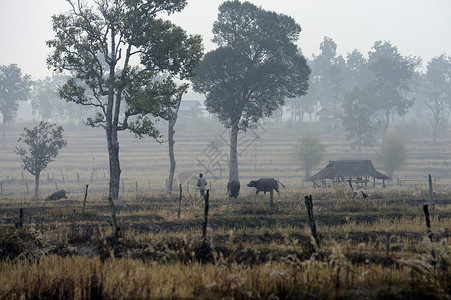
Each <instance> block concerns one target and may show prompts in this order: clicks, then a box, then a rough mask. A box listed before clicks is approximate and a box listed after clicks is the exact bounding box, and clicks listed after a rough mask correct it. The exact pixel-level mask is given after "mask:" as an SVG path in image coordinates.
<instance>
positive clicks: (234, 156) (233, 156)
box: [229, 118, 240, 182]
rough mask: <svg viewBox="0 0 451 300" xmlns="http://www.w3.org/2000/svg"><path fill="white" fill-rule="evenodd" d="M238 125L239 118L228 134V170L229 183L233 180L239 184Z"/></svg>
mask: <svg viewBox="0 0 451 300" xmlns="http://www.w3.org/2000/svg"><path fill="white" fill-rule="evenodd" d="M238 123H239V118H238V119H237V120H235V121H233V123H232V130H231V133H230V170H229V182H232V181H233V180H235V181H237V182H239V181H240V180H239V176H238V129H239V127H238Z"/></svg>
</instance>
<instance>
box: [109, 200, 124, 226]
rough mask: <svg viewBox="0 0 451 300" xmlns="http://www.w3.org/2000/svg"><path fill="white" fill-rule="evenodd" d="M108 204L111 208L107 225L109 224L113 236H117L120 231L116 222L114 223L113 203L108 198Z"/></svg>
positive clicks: (114, 209)
mask: <svg viewBox="0 0 451 300" xmlns="http://www.w3.org/2000/svg"><path fill="white" fill-rule="evenodd" d="M108 202H109V203H110V207H111V219H110V220H108V223H110V225H111V227H112V228H113V232H114V234H117V233H118V232H119V230H121V229H120V228H119V226H118V225H117V221H116V208H115V207H114V203H113V200H112V199H111V197H109V198H108Z"/></svg>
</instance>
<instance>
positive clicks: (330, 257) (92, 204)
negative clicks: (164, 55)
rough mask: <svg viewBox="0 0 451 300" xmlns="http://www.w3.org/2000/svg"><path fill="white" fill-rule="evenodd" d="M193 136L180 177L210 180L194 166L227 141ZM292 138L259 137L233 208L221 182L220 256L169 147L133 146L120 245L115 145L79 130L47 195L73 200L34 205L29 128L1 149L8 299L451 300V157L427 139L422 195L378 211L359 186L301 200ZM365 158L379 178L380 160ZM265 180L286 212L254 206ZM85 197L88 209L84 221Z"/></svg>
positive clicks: (2, 281)
mask: <svg viewBox="0 0 451 300" xmlns="http://www.w3.org/2000/svg"><path fill="white" fill-rule="evenodd" d="M181 125H182V126H181V128H180V129H178V130H177V135H176V139H177V141H176V158H177V161H178V164H177V170H178V171H177V172H178V173H179V172H194V173H198V171H197V170H199V167H198V166H197V163H196V160H195V158H196V157H198V156H199V155H200V154H201V153H202V151H203V150H204V148H205V147H206V145H208V143H209V142H211V141H212V140H214V139H215V138H217V137H218V135H219V134H220V133H221V132H222V128H221V127H220V126H216V125H212V124H210V125H212V126H208V127H209V129H208V131H206V133H205V135H204V136H201V137H198V136H197V135H196V133H197V132H198V130H199V129H200V128H204V127H205V126H201V125H202V124H196V123H193V124H188V123H185V124H184V125H183V124H181ZM284 126H285V125H270V126H268V127H267V128H266V131H263V132H260V133H259V134H260V136H261V137H262V140H261V141H260V142H259V147H258V148H257V169H255V167H254V157H253V156H254V154H255V153H254V149H253V147H250V148H249V151H246V152H244V153H243V154H242V156H241V157H240V158H239V159H240V176H241V181H242V190H241V194H240V198H239V199H238V200H230V199H228V198H227V196H226V192H225V185H226V181H227V178H226V177H227V172H224V174H223V177H221V178H218V179H217V180H216V181H214V182H213V185H212V196H211V199H210V200H211V201H210V214H209V226H208V229H207V235H208V237H209V239H208V242H207V243H203V241H202V239H201V226H202V221H203V211H204V207H203V201H202V200H201V199H200V197H199V196H198V193H197V191H196V190H192V189H191V190H189V191H188V190H186V187H185V186H184V187H183V194H184V198H183V200H182V206H181V218H178V217H177V208H178V191H177V192H175V193H174V194H173V195H171V196H170V197H168V196H167V195H166V194H165V193H164V186H165V182H164V181H165V177H166V173H167V171H166V170H168V168H169V166H168V159H167V149H166V145H159V144H157V143H155V142H152V141H149V140H136V139H134V137H133V136H132V135H130V134H128V135H126V134H124V135H121V137H120V143H121V166H122V169H123V173H122V176H121V178H122V180H123V183H121V193H120V194H121V196H120V199H119V200H117V201H116V202H115V205H116V209H117V218H118V223H119V226H120V227H121V231H120V232H119V234H113V232H112V229H111V227H110V225H109V224H108V219H109V217H110V208H109V206H108V203H107V201H106V200H105V199H106V197H107V194H106V191H107V186H108V172H107V165H108V164H107V154H106V147H105V143H104V134H103V132H102V131H99V130H92V129H82V130H79V129H77V128H76V127H74V128H71V127H68V128H67V129H66V137H67V138H68V140H69V145H68V148H67V149H65V150H64V151H63V152H62V153H61V156H60V157H59V158H58V159H57V161H56V162H54V163H53V164H51V166H50V168H49V169H48V170H46V171H45V173H44V174H43V175H42V185H41V191H42V193H41V195H47V194H49V193H51V192H52V191H54V190H55V189H56V185H58V188H64V189H66V190H68V191H69V192H70V194H69V195H68V196H69V197H68V199H62V200H58V201H44V200H43V198H44V196H41V197H40V198H39V199H34V198H33V197H32V196H31V195H28V194H27V192H26V185H25V184H26V183H27V184H28V185H29V190H30V194H32V190H33V181H32V178H31V176H29V175H28V174H26V173H24V178H23V180H22V171H21V170H20V168H19V165H20V162H19V161H18V157H17V155H15V154H14V153H12V151H11V147H13V146H14V142H15V140H16V138H15V136H16V135H18V132H19V131H20V130H21V128H22V127H23V126H18V127H17V128H12V131H10V132H9V133H8V144H9V146H10V147H9V148H6V149H0V166H1V168H0V179H2V181H1V183H2V188H3V194H2V196H1V197H0V258H1V262H0V299H29V298H32V299H48V298H52V299H99V298H105V299H124V298H129V299H146V298H154V299H161V298H165V299H166V298H183V299H193V298H196V299H198V298H200V299H211V298H218V299H219V298H233V299H261V298H264V299H276V297H277V298H279V299H281V298H289V299H298V298H310V299H324V298H339V299H349V298H351V299H352V298H368V299H380V298H399V299H401V298H412V297H416V298H430V299H434V298H435V299H449V298H450V294H451V286H450V282H451V277H450V276H451V272H450V270H451V267H450V263H451V259H450V257H451V254H450V251H451V249H450V247H449V235H450V228H451V207H450V205H449V203H450V202H449V201H450V199H451V191H450V188H449V186H450V184H451V182H449V180H448V179H447V178H449V176H448V175H449V170H448V169H449V168H448V164H449V163H451V162H450V157H451V153H450V152H451V150H450V149H449V147H448V146H447V145H445V144H439V145H438V146H436V147H430V146H429V145H428V144H427V143H425V142H424V141H423V140H424V135H413V136H412V137H411V139H410V142H409V143H410V146H411V150H410V154H409V164H408V165H407V166H406V167H405V168H404V169H403V170H401V171H400V172H399V175H400V177H402V178H403V179H409V180H421V181H418V182H416V181H412V182H408V183H409V184H408V185H407V184H406V185H403V186H401V187H397V186H393V185H392V186H390V187H389V188H386V189H382V188H380V187H378V188H376V189H365V188H362V189H365V192H367V193H368V194H369V195H370V197H369V198H368V199H365V200H364V199H362V198H361V197H358V198H357V199H353V198H352V193H351V191H350V190H349V187H348V186H347V185H340V184H338V185H335V186H334V187H331V188H328V189H312V188H310V187H307V185H306V186H305V187H302V180H301V177H302V174H303V171H302V169H301V168H299V166H298V163H297V162H296V161H295V158H294V156H292V152H293V149H294V143H295V142H296V139H294V138H293V134H296V131H295V130H291V131H290V130H286V129H287V128H285V127H284ZM312 129H313V131H314V132H318V134H320V136H321V139H322V140H323V142H326V143H327V144H328V153H329V156H328V158H327V159H328V160H329V159H342V158H353V157H354V155H353V153H352V152H350V151H349V147H348V143H347V142H346V141H345V140H344V136H343V134H342V133H339V132H337V129H334V128H323V129H324V130H323V129H321V128H320V129H318V128H312ZM315 130H316V131H315ZM327 130H329V132H327V133H325V132H326V131H327ZM138 149H139V151H138ZM366 151H367V150H366ZM365 155H366V156H367V157H369V158H371V159H373V160H374V162H375V165H376V167H377V154H376V151H375V150H370V151H367V152H365ZM325 164H326V162H324V163H323V165H325ZM320 167H322V166H319V168H320ZM47 172H48V174H49V175H48V179H47ZM61 173H62V174H61ZM427 173H432V174H433V175H435V176H438V179H437V180H436V181H435V182H434V184H435V185H434V188H435V200H436V208H435V210H433V211H431V221H432V223H431V224H432V237H433V241H434V242H433V243H431V242H430V241H429V240H428V239H426V234H425V233H426V226H425V222H424V215H423V211H422V204H423V203H425V202H427V197H428V186H427V181H426V179H427ZM77 174H78V176H79V177H80V181H78V180H77ZM262 176H274V177H278V178H279V179H280V180H281V181H282V183H284V184H285V185H286V186H287V189H281V197H280V198H279V197H278V196H275V199H274V200H275V207H274V208H270V207H269V196H268V198H264V197H263V196H258V197H254V196H253V193H254V190H253V189H251V188H247V187H245V183H246V181H247V180H248V179H255V178H259V177H262ZM7 177H8V178H7ZM63 177H64V181H63ZM207 180H208V179H207ZM55 183H56V185H55ZM136 183H137V184H138V189H136ZM85 184H89V195H88V201H87V206H86V210H85V216H83V217H82V203H83V198H84V186H85ZM359 190H360V189H359ZM309 194H310V195H313V199H314V215H315V221H316V225H317V230H318V234H319V238H320V247H319V248H317V247H315V245H314V244H312V238H311V233H310V228H309V227H308V216H307V212H306V210H305V206H304V201H303V200H304V196H305V195H309ZM19 208H23V210H24V227H23V228H15V224H17V223H18V222H19V218H18V216H19ZM73 211H75V214H76V219H75V220H73Z"/></svg>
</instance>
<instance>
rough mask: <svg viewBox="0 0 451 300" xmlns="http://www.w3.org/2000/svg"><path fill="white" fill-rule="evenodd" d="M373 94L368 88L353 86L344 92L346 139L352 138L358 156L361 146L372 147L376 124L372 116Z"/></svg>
mask: <svg viewBox="0 0 451 300" xmlns="http://www.w3.org/2000/svg"><path fill="white" fill-rule="evenodd" d="M372 94H373V92H372V91H370V89H369V88H366V89H359V88H357V87H355V88H354V89H352V90H351V91H348V92H346V93H345V101H344V103H343V110H344V112H343V116H342V119H343V126H344V128H345V130H346V131H347V132H348V135H347V139H348V140H352V141H353V143H352V147H357V149H358V150H359V157H361V155H362V147H372V146H374V143H375V138H374V136H375V134H376V128H377V127H376V124H375V123H374V121H373V118H374V102H373V101H372V100H373V99H372V98H371V95H372Z"/></svg>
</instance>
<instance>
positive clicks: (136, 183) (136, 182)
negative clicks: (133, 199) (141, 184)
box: [135, 181, 138, 193]
mask: <svg viewBox="0 0 451 300" xmlns="http://www.w3.org/2000/svg"><path fill="white" fill-rule="evenodd" d="M135 185H136V193H138V181H135Z"/></svg>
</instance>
